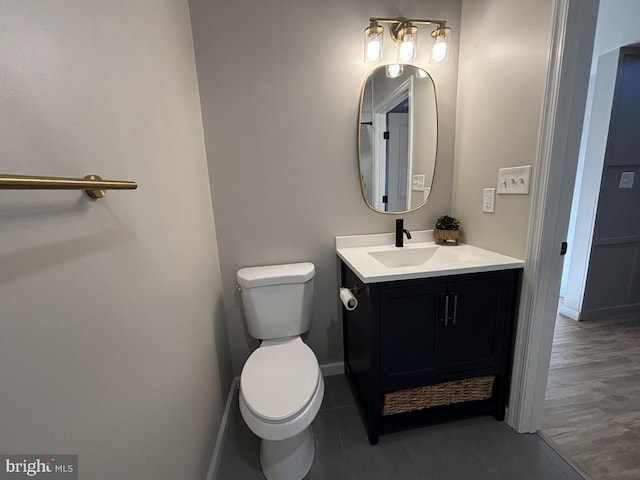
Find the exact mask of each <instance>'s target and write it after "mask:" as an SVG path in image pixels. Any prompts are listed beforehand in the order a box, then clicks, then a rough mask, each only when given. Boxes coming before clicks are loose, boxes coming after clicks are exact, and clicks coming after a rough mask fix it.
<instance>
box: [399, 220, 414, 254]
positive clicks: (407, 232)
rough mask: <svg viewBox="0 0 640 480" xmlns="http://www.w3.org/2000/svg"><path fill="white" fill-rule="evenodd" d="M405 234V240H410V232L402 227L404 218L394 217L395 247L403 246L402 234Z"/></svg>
mask: <svg viewBox="0 0 640 480" xmlns="http://www.w3.org/2000/svg"><path fill="white" fill-rule="evenodd" d="M405 235H406V236H407V240H411V232H410V231H409V230H407V229H406V228H404V220H403V219H402V218H397V219H396V247H403V246H404V236H405Z"/></svg>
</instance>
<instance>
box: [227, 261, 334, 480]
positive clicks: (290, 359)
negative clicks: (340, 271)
mask: <svg viewBox="0 0 640 480" xmlns="http://www.w3.org/2000/svg"><path fill="white" fill-rule="evenodd" d="M314 275H315V268H314V266H313V264H311V263H300V264H287V265H273V266H265V267H250V268H244V269H241V270H239V271H238V275H237V279H238V286H239V287H240V289H241V292H242V300H243V305H244V307H245V315H246V317H247V327H248V330H249V333H250V334H251V335H252V336H254V337H255V338H259V339H261V340H262V341H261V343H260V346H259V347H258V348H257V349H256V350H255V351H254V352H253V353H252V354H251V355H250V356H249V358H248V359H247V361H246V362H245V364H244V367H243V369H242V373H241V375H240V399H239V404H240V413H241V414H242V418H243V419H244V421H245V423H246V424H247V426H248V427H249V429H250V430H251V431H252V432H253V433H255V434H256V435H257V436H258V437H260V439H261V441H260V466H261V468H262V471H263V473H264V475H265V477H266V478H267V479H268V480H301V479H302V478H303V477H304V476H305V475H306V474H307V473H308V472H309V470H310V469H311V465H312V464H313V458H314V453H315V442H314V437H313V430H312V428H311V423H312V422H313V420H314V419H315V417H316V415H317V413H318V410H320V405H321V404H322V399H323V397H324V379H323V378H322V372H321V371H320V367H319V365H318V361H317V359H316V356H315V355H314V353H313V351H312V350H311V348H309V347H308V346H307V345H306V344H305V343H304V342H303V341H302V339H301V338H300V334H301V333H303V332H305V331H306V330H308V328H309V323H310V314H311V301H312V298H313V277H314Z"/></svg>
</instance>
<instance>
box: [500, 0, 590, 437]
mask: <svg viewBox="0 0 640 480" xmlns="http://www.w3.org/2000/svg"><path fill="white" fill-rule="evenodd" d="M597 9H598V0H592V1H591V2H586V1H585V0H558V1H557V2H556V3H555V10H554V13H553V19H554V20H553V32H552V38H551V46H550V59H549V71H548V78H547V86H546V93H545V100H544V110H543V117H542V126H541V133H540V141H539V147H538V158H537V162H536V173H535V185H536V188H535V189H534V190H533V197H532V204H531V215H530V218H529V239H528V242H527V258H526V264H525V271H524V277H523V285H522V292H521V300H520V310H519V315H518V316H519V320H518V329H517V332H516V346H515V352H514V364H513V379H512V388H511V397H510V402H509V405H510V408H509V410H508V412H507V423H508V424H509V425H511V426H512V427H513V428H515V429H516V430H517V431H518V432H535V431H537V430H538V429H539V428H540V424H541V420H542V413H543V407H544V396H545V390H546V384H547V377H548V374H549V360H550V356H551V346H552V343H553V331H554V327H555V319H556V312H557V308H558V296H559V291H560V278H561V275H562V271H561V270H562V261H561V257H560V252H559V250H560V243H561V242H562V241H563V240H564V238H565V237H566V233H567V229H568V224H569V214H570V205H571V192H572V191H573V189H572V186H573V182H574V180H575V172H576V167H577V159H578V150H579V143H580V133H581V126H582V119H583V117H584V104H585V99H586V93H587V81H586V80H587V79H588V71H589V65H590V61H591V48H592V46H593V39H594V30H595V19H596V17H597ZM570 10H571V13H570ZM583 71H584V72H583ZM583 73H584V74H585V75H586V77H585V78H584V79H583V78H582V74H583ZM583 80H584V81H583ZM576 125H579V127H576Z"/></svg>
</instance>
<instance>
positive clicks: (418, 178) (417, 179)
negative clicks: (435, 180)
mask: <svg viewBox="0 0 640 480" xmlns="http://www.w3.org/2000/svg"><path fill="white" fill-rule="evenodd" d="M405 178H406V177H405ZM411 190H414V191H416V192H423V191H424V175H414V176H413V177H412V183H411Z"/></svg>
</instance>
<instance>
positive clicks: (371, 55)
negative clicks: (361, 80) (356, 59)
mask: <svg viewBox="0 0 640 480" xmlns="http://www.w3.org/2000/svg"><path fill="white" fill-rule="evenodd" d="M383 32H384V29H383V28H382V27H381V26H379V25H377V24H372V25H371V26H369V27H368V28H365V30H364V61H365V62H366V63H375V62H379V61H380V60H382V33H383Z"/></svg>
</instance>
